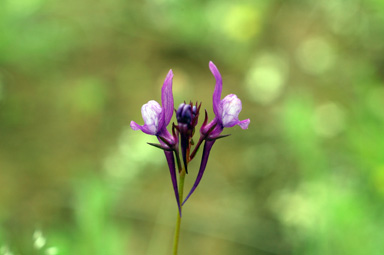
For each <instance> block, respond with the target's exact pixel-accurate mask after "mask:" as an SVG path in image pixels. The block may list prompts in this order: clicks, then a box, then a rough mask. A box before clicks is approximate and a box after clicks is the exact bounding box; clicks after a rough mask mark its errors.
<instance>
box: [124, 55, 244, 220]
mask: <svg viewBox="0 0 384 255" xmlns="http://www.w3.org/2000/svg"><path fill="white" fill-rule="evenodd" d="M209 69H210V70H211V72H212V74H213V76H214V77H215V80H216V85H215V89H214V92H213V100H212V104H213V112H214V114H215V117H214V118H213V119H212V120H211V121H210V122H208V114H207V111H205V119H204V122H203V124H202V126H201V128H200V138H199V140H198V142H197V144H196V145H194V143H193V139H192V138H193V135H194V133H195V127H196V125H197V123H198V118H199V112H200V107H201V103H200V104H198V103H196V104H193V103H192V102H191V103H189V104H187V103H185V102H184V103H182V104H180V106H179V107H178V109H177V110H176V109H174V102H173V94H172V79H173V73H172V70H170V71H169V72H168V75H167V77H166V78H165V81H164V84H163V87H162V91H161V103H162V106H160V104H159V103H157V102H156V101H153V100H151V101H149V102H148V103H146V104H145V105H143V106H142V108H141V114H142V116H143V120H144V125H142V126H141V125H139V124H137V123H136V122H134V121H131V128H132V129H133V130H141V131H143V132H144V133H146V134H149V135H155V136H156V137H157V139H158V140H159V144H152V143H150V145H153V146H155V147H158V148H160V149H162V150H163V151H164V153H165V157H166V160H167V163H168V167H169V171H170V174H171V180H172V185H173V189H174V193H175V197H176V201H177V205H178V208H179V212H180V214H181V205H182V204H184V203H185V202H186V201H187V200H188V198H189V197H190V196H191V195H192V193H193V192H194V191H195V190H196V188H197V186H198V185H199V183H200V181H201V179H202V177H203V174H204V171H205V168H206V166H207V162H208V158H209V154H210V151H211V149H212V146H213V145H214V143H215V142H216V140H217V139H220V138H223V137H226V136H228V135H221V133H222V131H223V129H224V128H229V127H233V126H235V125H239V126H240V127H241V128H242V129H247V128H248V125H249V122H250V120H249V119H246V120H242V121H240V120H239V118H238V116H239V113H240V111H241V101H240V99H239V98H238V97H237V96H236V95H234V94H230V95H227V96H226V97H224V99H221V92H222V87H223V83H222V78H221V75H220V72H219V70H218V69H217V67H216V66H215V65H214V64H213V63H212V62H209ZM174 111H175V112H176V119H177V125H175V124H174V123H173V124H172V134H170V133H169V131H168V130H167V126H168V125H169V123H170V121H171V119H172V115H173V112H174ZM203 143H204V147H203V154H202V158H201V163H200V169H199V172H198V174H197V177H196V180H195V183H194V185H193V186H192V188H191V190H190V192H189V193H188V195H187V197H186V198H185V200H184V202H183V203H181V202H182V201H180V197H179V193H178V182H177V174H176V166H175V158H176V163H177V165H178V169H179V174H180V173H182V171H184V170H185V171H186V173H188V163H189V162H190V161H191V160H192V159H193V158H194V157H195V155H196V153H197V151H198V149H199V148H200V146H201V145H202V144H203ZM192 146H194V148H193V151H192V152H191V150H192ZM179 147H180V148H181V153H182V160H183V164H181V159H180V156H179Z"/></svg>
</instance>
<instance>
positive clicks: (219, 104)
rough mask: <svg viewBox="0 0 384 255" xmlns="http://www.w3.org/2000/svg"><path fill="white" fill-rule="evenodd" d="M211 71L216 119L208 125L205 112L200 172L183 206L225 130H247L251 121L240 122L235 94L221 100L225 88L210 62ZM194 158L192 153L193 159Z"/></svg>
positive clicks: (237, 99) (239, 103)
mask: <svg viewBox="0 0 384 255" xmlns="http://www.w3.org/2000/svg"><path fill="white" fill-rule="evenodd" d="M209 69H210V70H211V72H212V74H213V76H214V77H215V80H216V86H215V90H214V92H213V97H212V103H213V112H214V113H215V118H214V119H213V120H212V121H211V122H210V123H208V124H207V120H208V116H207V112H205V121H204V123H203V125H202V126H201V129H200V140H199V143H198V146H199V145H200V144H201V143H202V141H205V143H204V149H203V155H202V159H201V163H200V170H199V173H198V174H197V178H196V181H195V183H194V185H193V187H192V189H191V191H190V192H189V194H188V196H187V197H186V198H185V200H184V202H183V204H184V203H185V202H186V201H187V200H188V198H189V197H190V196H191V195H192V193H193V192H194V191H195V189H196V188H197V186H198V185H199V183H200V181H201V178H202V177H203V174H204V171H205V168H206V166H207V162H208V157H209V153H210V151H211V149H212V146H213V144H214V143H215V141H216V140H217V139H219V138H222V137H226V136H227V135H224V136H220V134H221V132H222V131H223V129H224V128H226V127H227V128H228V127H233V126H235V125H239V126H240V127H241V128H242V129H247V128H248V125H249V122H250V120H249V119H246V120H239V113H240V111H241V108H242V106H241V100H240V99H239V98H238V97H237V96H236V95H234V94H230V95H227V96H226V97H224V99H223V100H221V91H222V88H223V81H222V78H221V75H220V72H219V70H218V69H217V67H216V66H215V65H214V64H213V63H212V61H211V62H209ZM193 156H194V153H192V155H191V157H193Z"/></svg>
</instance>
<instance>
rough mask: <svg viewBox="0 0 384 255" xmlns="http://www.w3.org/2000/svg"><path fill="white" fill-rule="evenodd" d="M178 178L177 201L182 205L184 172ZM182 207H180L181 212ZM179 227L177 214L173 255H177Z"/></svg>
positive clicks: (179, 219) (179, 222) (179, 221)
mask: <svg viewBox="0 0 384 255" xmlns="http://www.w3.org/2000/svg"><path fill="white" fill-rule="evenodd" d="M179 176H180V178H179V199H180V205H181V204H182V203H183V190H184V178H185V170H184V169H181V172H180V175H179ZM182 209H183V207H181V210H182ZM180 225H181V216H180V214H179V213H177V219H176V228H175V237H174V239H173V255H177V248H178V247H179V236H180Z"/></svg>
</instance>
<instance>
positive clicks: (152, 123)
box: [130, 70, 181, 214]
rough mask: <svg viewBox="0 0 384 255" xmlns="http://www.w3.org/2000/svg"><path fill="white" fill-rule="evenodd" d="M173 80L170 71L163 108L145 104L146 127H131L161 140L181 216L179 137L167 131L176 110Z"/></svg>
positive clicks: (154, 104)
mask: <svg viewBox="0 0 384 255" xmlns="http://www.w3.org/2000/svg"><path fill="white" fill-rule="evenodd" d="M172 79H173V72H172V70H169V72H168V75H167V77H166V78H165V80H164V84H163V87H162V89H161V104H162V106H160V104H159V103H158V102H156V101H154V100H151V101H149V102H148V103H146V104H144V105H143V106H142V107H141V115H142V116H143V120H144V125H139V124H137V123H136V122H134V121H131V125H130V126H131V128H132V129H133V130H141V131H143V132H144V133H146V134H148V135H155V136H156V137H157V139H158V140H159V142H160V145H159V147H160V148H162V149H163V150H164V154H165V157H166V159H167V163H168V167H169V172H170V174H171V180H172V185H173V189H174V192H175V197H176V201H177V205H178V208H179V213H180V214H181V206H180V199H179V193H178V186H177V177H176V167H175V157H174V151H176V150H177V149H178V137H177V135H175V134H173V135H171V134H170V133H169V131H168V130H167V126H168V124H169V123H170V121H171V119H172V115H173V110H174V103H173V94H172Z"/></svg>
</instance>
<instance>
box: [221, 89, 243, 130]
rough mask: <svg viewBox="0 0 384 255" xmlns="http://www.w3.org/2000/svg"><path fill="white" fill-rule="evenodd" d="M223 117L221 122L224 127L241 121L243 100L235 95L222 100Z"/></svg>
mask: <svg viewBox="0 0 384 255" xmlns="http://www.w3.org/2000/svg"><path fill="white" fill-rule="evenodd" d="M221 105H222V109H223V112H222V115H221V121H222V123H223V126H224V127H227V126H230V125H231V124H232V123H234V122H237V121H239V113H240V112H241V100H240V99H239V98H238V97H237V96H236V95H234V94H230V95H228V96H226V97H224V99H223V100H221Z"/></svg>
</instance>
